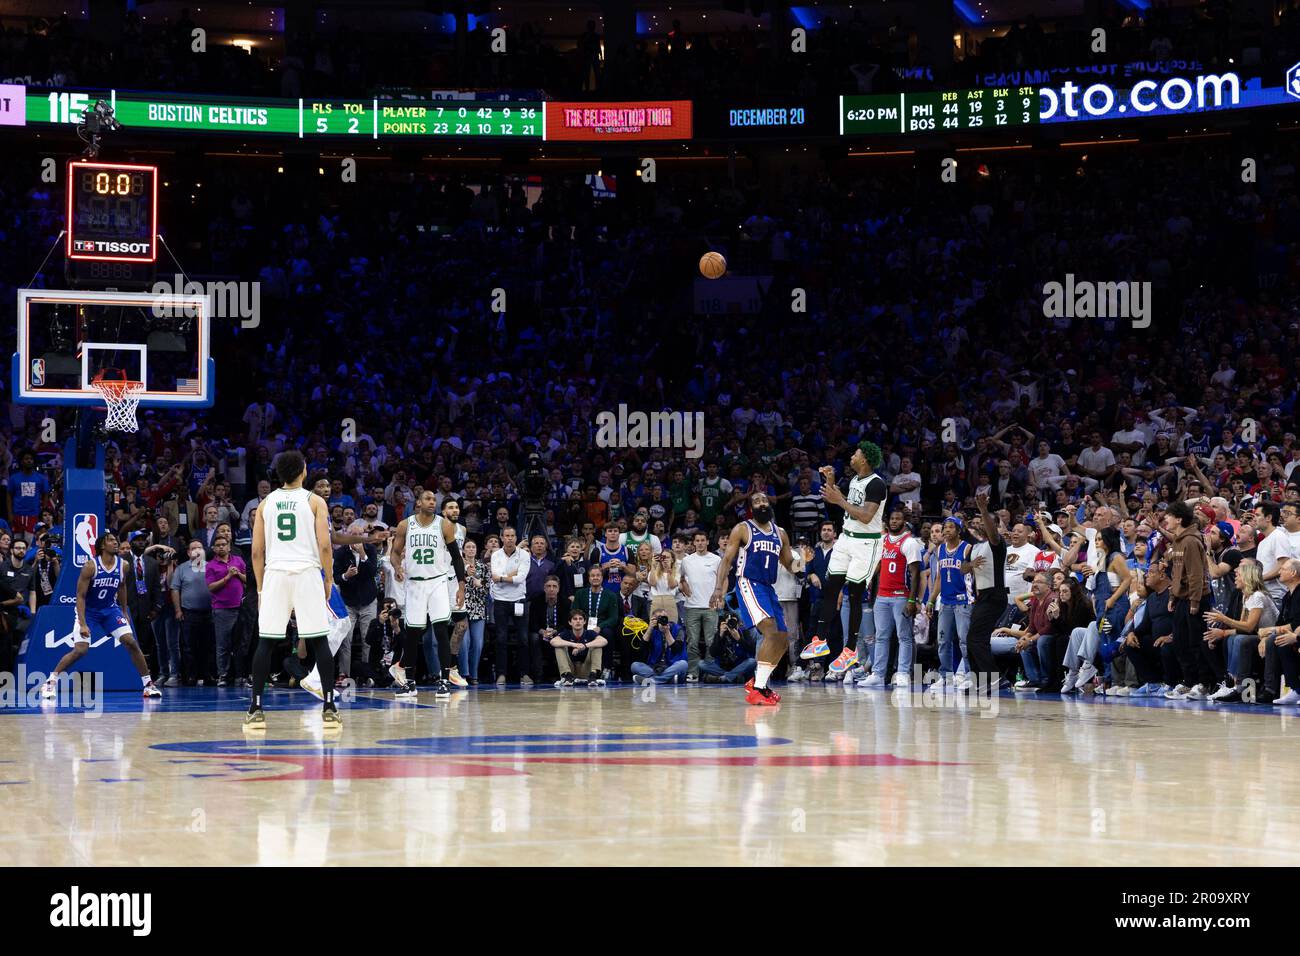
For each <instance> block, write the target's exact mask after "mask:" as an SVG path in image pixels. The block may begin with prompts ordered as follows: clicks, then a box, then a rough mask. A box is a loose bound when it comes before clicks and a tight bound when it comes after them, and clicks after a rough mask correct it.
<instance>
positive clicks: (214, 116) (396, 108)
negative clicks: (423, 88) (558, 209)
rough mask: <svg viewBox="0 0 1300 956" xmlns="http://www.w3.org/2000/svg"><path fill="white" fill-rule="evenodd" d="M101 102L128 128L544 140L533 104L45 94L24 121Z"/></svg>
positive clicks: (59, 116) (57, 117)
mask: <svg viewBox="0 0 1300 956" xmlns="http://www.w3.org/2000/svg"><path fill="white" fill-rule="evenodd" d="M98 99H103V100H105V101H108V102H110V103H111V105H112V106H113V109H114V113H115V115H116V117H117V120H118V122H119V123H121V124H122V126H123V127H124V128H127V129H144V130H161V131H171V132H217V133H243V134H262V135H266V134H270V135H281V136H296V137H298V138H299V139H306V138H309V137H317V136H331V137H347V136H356V137H363V138H369V139H379V138H381V137H382V138H389V139H391V138H394V137H396V138H404V137H431V138H441V137H447V138H456V139H458V138H465V137H471V138H472V137H519V138H527V139H537V140H540V139H542V138H543V135H544V133H545V124H544V106H543V104H542V103H539V102H522V101H482V100H478V101H476V100H433V99H428V100H423V99H421V100H406V99H401V100H392V99H384V100H381V99H376V98H362V99H300V100H284V99H260V100H259V99H243V98H234V97H225V98H217V97H205V96H191V95H188V94H168V93H159V94H147V93H117V92H115V91H110V90H105V91H102V92H90V93H69V92H51V93H34V92H29V93H28V94H27V104H26V115H27V122H29V123H34V122H40V123H76V122H77V120H78V119H79V118H80V116H81V113H82V111H84V110H85V109H86V108H87V107H89V106H93V105H94V104H95V101H96V100H98Z"/></svg>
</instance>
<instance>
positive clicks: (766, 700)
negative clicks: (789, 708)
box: [745, 678, 781, 707]
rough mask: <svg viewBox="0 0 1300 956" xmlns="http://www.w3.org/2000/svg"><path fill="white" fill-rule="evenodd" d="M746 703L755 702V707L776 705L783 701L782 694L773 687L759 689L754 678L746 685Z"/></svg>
mask: <svg viewBox="0 0 1300 956" xmlns="http://www.w3.org/2000/svg"><path fill="white" fill-rule="evenodd" d="M745 703H747V704H753V705H754V706H755V707H775V706H776V705H777V704H779V703H781V695H780V694H778V693H777V692H776V691H774V690H772V688H770V687H767V688H763V689H761V690H760V689H759V688H757V687H755V686H754V680H753V678H750V680H749V683H747V684H746V685H745Z"/></svg>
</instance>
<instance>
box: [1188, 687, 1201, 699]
mask: <svg viewBox="0 0 1300 956" xmlns="http://www.w3.org/2000/svg"><path fill="white" fill-rule="evenodd" d="M1187 699H1188V700H1205V685H1204V684H1197V685H1195V686H1194V687H1192V689H1191V690H1189V691H1188V692H1187Z"/></svg>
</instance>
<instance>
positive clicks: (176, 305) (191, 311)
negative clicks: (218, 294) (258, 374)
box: [12, 289, 216, 408]
mask: <svg viewBox="0 0 1300 956" xmlns="http://www.w3.org/2000/svg"><path fill="white" fill-rule="evenodd" d="M211 325H212V303H211V300H210V298H209V297H208V296H207V295H201V294H178V293H162V294H158V293H153V292H148V291H144V292H90V291H86V290H77V291H72V290H61V289H19V290H18V351H17V353H15V355H14V357H13V369H12V371H13V381H14V393H13V394H14V399H15V401H17V402H19V403H21V404H25V405H87V406H96V405H101V406H102V405H103V404H104V399H103V398H102V397H101V396H100V394H99V393H98V392H97V391H96V390H95V389H94V388H92V387H91V381H92V379H93V378H94V377H95V375H96V373H98V372H101V371H103V370H105V369H121V370H122V371H123V372H124V373H125V375H126V377H127V378H129V379H133V380H135V381H139V382H143V383H144V391H143V392H142V393H141V396H140V407H142V408H184V407H198V408H205V407H207V406H210V405H211V404H212V402H213V399H214V398H215V388H216V381H215V380H216V363H215V362H214V361H213V360H212V358H211V357H210V354H209V338H210V335H211Z"/></svg>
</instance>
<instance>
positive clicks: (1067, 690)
mask: <svg viewBox="0 0 1300 956" xmlns="http://www.w3.org/2000/svg"><path fill="white" fill-rule="evenodd" d="M1078 679H1079V672H1078V671H1069V672H1068V673H1067V674H1066V675H1065V683H1063V684H1062V685H1061V693H1062V694H1073V693H1074V692H1075V691H1076V690H1077V689H1078V688H1077V687H1075V682H1076V681H1078Z"/></svg>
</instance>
